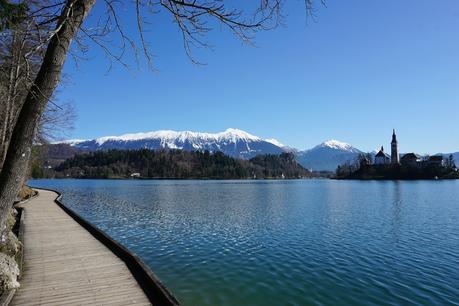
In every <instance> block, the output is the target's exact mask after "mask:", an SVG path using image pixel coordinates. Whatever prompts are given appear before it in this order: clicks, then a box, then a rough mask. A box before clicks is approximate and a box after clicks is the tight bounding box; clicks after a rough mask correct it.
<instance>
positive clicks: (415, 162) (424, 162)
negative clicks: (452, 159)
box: [370, 129, 445, 168]
mask: <svg viewBox="0 0 459 306" xmlns="http://www.w3.org/2000/svg"><path fill="white" fill-rule="evenodd" d="M370 164H371V163H370ZM373 165H374V166H388V165H393V166H395V165H402V166H407V167H412V168H423V167H431V166H433V167H444V166H445V159H444V158H443V156H442V155H432V156H424V157H423V156H421V155H419V154H416V153H414V152H411V153H406V154H403V155H402V157H401V158H400V154H399V153H398V141H397V135H396V134H395V129H394V130H393V132H392V141H391V155H388V154H387V153H385V152H384V147H383V146H381V149H380V150H379V152H378V153H377V154H376V155H375V158H374V163H373Z"/></svg>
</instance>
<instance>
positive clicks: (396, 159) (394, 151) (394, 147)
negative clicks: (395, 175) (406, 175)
mask: <svg viewBox="0 0 459 306" xmlns="http://www.w3.org/2000/svg"><path fill="white" fill-rule="evenodd" d="M390 145H391V155H390V157H391V164H393V165H396V164H397V165H398V164H400V156H399V155H398V142H397V135H395V129H394V130H393V132H392V142H391V143H390Z"/></svg>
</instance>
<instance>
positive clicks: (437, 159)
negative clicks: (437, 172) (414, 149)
mask: <svg viewBox="0 0 459 306" xmlns="http://www.w3.org/2000/svg"><path fill="white" fill-rule="evenodd" d="M425 163H426V164H427V166H437V167H443V166H444V165H445V162H444V160H443V156H441V155H434V156H429V157H428V158H427V160H426V161H425Z"/></svg>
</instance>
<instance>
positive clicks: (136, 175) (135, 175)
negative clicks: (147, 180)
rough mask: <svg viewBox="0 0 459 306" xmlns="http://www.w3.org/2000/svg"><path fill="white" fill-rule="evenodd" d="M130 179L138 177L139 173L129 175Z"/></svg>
mask: <svg viewBox="0 0 459 306" xmlns="http://www.w3.org/2000/svg"><path fill="white" fill-rule="evenodd" d="M131 177H132V178H135V177H140V173H139V172H134V173H131Z"/></svg>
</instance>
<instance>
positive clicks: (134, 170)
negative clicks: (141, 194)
mask: <svg viewBox="0 0 459 306" xmlns="http://www.w3.org/2000/svg"><path fill="white" fill-rule="evenodd" d="M32 176H33V177H34V178H67V177H71V178H105V179H109V178H169V179H281V178H286V179H296V178H304V177H311V176H312V174H311V173H310V172H309V171H308V170H306V169H304V168H303V167H302V166H301V165H299V164H298V163H297V162H296V160H295V156H294V155H293V154H291V153H282V154H280V155H272V154H266V155H258V156H256V157H254V158H252V159H250V160H243V159H236V158H232V157H229V156H227V155H224V154H223V153H222V152H216V153H210V152H209V151H204V152H199V151H195V152H189V151H182V150H167V151H166V150H160V151H154V150H148V149H141V150H108V151H96V152H88V153H80V154H76V155H75V156H73V157H71V158H68V159H66V160H65V161H64V162H62V163H61V164H60V165H58V166H57V167H54V168H47V167H42V166H40V165H39V164H35V165H34V167H33V168H32Z"/></svg>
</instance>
